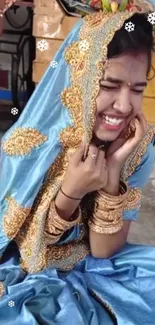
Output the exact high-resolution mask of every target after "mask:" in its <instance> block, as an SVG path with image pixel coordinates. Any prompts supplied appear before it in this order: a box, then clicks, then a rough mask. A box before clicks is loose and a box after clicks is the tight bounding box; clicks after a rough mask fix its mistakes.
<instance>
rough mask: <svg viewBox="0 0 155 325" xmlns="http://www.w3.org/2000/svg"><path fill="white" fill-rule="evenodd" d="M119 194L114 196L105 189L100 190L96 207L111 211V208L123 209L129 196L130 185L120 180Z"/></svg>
mask: <svg viewBox="0 0 155 325" xmlns="http://www.w3.org/2000/svg"><path fill="white" fill-rule="evenodd" d="M119 193H120V194H119V195H118V196H113V195H110V194H107V193H105V192H104V191H103V190H100V191H98V194H97V198H96V200H95V201H96V202H95V207H96V208H97V209H98V208H99V209H103V210H105V211H106V210H107V211H109V209H110V210H111V209H123V205H124V203H125V200H126V198H127V196H128V186H127V185H126V183H124V182H123V181H120V187H119Z"/></svg>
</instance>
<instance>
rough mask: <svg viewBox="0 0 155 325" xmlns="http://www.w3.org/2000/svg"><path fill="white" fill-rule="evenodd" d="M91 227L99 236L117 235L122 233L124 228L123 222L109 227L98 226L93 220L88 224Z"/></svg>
mask: <svg viewBox="0 0 155 325" xmlns="http://www.w3.org/2000/svg"><path fill="white" fill-rule="evenodd" d="M88 224H89V227H90V229H91V230H93V231H94V232H96V233H98V234H105V235H108V234H109V235H112V234H115V233H116V232H118V231H120V230H121V229H122V227H123V220H120V221H119V222H118V223H117V224H115V225H110V226H109V227H107V226H104V227H102V226H98V225H96V224H94V223H93V222H92V221H91V220H89V222H88Z"/></svg>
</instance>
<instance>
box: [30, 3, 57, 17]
mask: <svg viewBox="0 0 155 325" xmlns="http://www.w3.org/2000/svg"><path fill="white" fill-rule="evenodd" d="M34 6H35V7H34V13H35V14H40V15H50V16H52V17H54V16H60V15H62V16H63V10H62V9H61V7H60V5H59V4H58V2H57V1H56V0H34Z"/></svg>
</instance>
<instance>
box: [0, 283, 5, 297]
mask: <svg viewBox="0 0 155 325" xmlns="http://www.w3.org/2000/svg"><path fill="white" fill-rule="evenodd" d="M4 294H5V287H4V285H3V282H0V297H2V296H4Z"/></svg>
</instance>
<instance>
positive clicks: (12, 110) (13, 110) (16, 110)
mask: <svg viewBox="0 0 155 325" xmlns="http://www.w3.org/2000/svg"><path fill="white" fill-rule="evenodd" d="M11 114H13V115H17V114H18V108H16V107H13V108H11Z"/></svg>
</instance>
